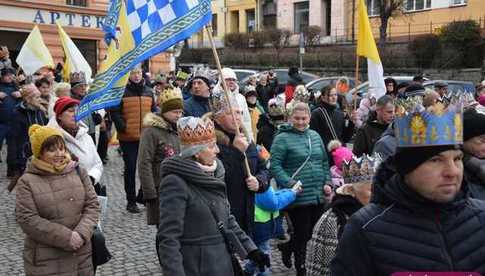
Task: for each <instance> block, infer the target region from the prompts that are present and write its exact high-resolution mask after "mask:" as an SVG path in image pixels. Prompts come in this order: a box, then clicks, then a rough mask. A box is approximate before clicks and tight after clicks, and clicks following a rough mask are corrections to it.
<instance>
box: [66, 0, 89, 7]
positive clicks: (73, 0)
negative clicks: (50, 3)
mask: <svg viewBox="0 0 485 276" xmlns="http://www.w3.org/2000/svg"><path fill="white" fill-rule="evenodd" d="M66 4H67V5H70V6H80V7H87V6H88V0H66Z"/></svg>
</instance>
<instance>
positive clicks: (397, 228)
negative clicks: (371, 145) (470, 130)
mask: <svg viewBox="0 0 485 276" xmlns="http://www.w3.org/2000/svg"><path fill="white" fill-rule="evenodd" d="M447 112H448V111H447ZM449 112H456V110H454V111H449ZM428 114H429V113H428ZM428 114H422V115H423V116H421V117H420V116H418V115H416V113H410V115H409V116H411V117H408V118H407V119H411V118H413V120H406V119H404V120H402V121H400V118H399V117H397V118H396V121H395V128H396V129H399V131H397V132H396V137H397V141H398V149H397V152H396V154H395V156H393V157H392V159H391V160H390V161H388V162H384V163H382V165H381V168H380V169H379V170H378V172H377V175H376V177H375V180H374V191H373V197H372V199H371V204H370V205H368V206H366V207H364V208H363V209H361V210H359V211H358V212H357V213H355V214H354V215H353V216H352V217H351V218H350V220H349V221H348V223H347V225H346V226H345V229H344V233H343V235H342V237H341V239H340V241H339V245H338V248H337V253H336V257H335V258H334V259H333V261H332V264H331V271H332V275H339V276H350V275H355V276H357V275H358V276H381V275H382V276H384V275H385V276H388V275H391V274H393V273H394V272H417V271H420V272H423V271H434V272H444V271H473V272H479V273H482V274H483V273H485V258H484V257H483V256H484V250H483V246H482V245H483V244H485V203H484V202H483V201H479V200H476V199H472V198H470V197H469V194H468V191H467V190H468V189H467V188H468V187H467V183H466V181H463V152H462V151H461V150H459V144H461V143H462V136H461V134H462V130H461V121H460V120H461V116H460V115H461V114H456V115H457V116H455V119H454V121H455V122H454V123H452V124H449V123H448V124H447V123H446V122H447V119H446V117H447V115H450V114H445V115H444V116H441V115H438V116H439V117H440V118H442V120H441V121H440V119H436V118H434V119H430V118H429V117H426V116H427V115H428ZM437 114H440V113H437ZM406 116H408V115H406ZM420 118H421V119H422V118H424V120H430V121H427V122H428V123H429V126H428V127H426V126H425V130H430V131H429V132H428V133H430V134H429V135H431V136H430V137H428V136H425V137H424V138H426V139H425V140H420V139H421V138H422V137H421V138H420V137H418V136H414V137H413V138H411V139H409V138H408V136H407V135H408V134H404V133H403V132H405V131H406V130H407V129H408V128H410V127H411V126H413V127H414V128H416V129H417V128H419V126H420V125H419V123H418V121H419V120H420ZM439 124H445V125H444V126H442V127H443V128H442V129H445V126H446V129H448V130H450V131H453V133H455V135H447V134H446V133H447V132H448V131H444V133H443V134H441V133H439V134H438V135H440V136H437V135H435V134H432V133H433V132H435V131H433V129H435V130H436V127H437V125H439ZM421 126H423V125H421ZM428 128H429V129H428ZM409 131H410V132H411V133H414V134H416V133H417V132H413V130H412V129H409ZM438 132H440V130H438ZM426 135H428V134H426ZM440 137H441V138H440ZM427 138H430V139H427Z"/></svg>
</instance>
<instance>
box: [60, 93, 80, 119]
mask: <svg viewBox="0 0 485 276" xmlns="http://www.w3.org/2000/svg"><path fill="white" fill-rule="evenodd" d="M79 103H80V102H79V101H78V100H76V99H73V98H71V97H60V98H59V99H58V100H57V101H56V103H55V104H54V112H55V113H56V117H57V116H59V115H61V114H62V112H64V111H66V109H68V108H69V107H72V106H75V105H79Z"/></svg>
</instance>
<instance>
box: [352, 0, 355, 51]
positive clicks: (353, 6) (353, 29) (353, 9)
mask: <svg viewBox="0 0 485 276" xmlns="http://www.w3.org/2000/svg"><path fill="white" fill-rule="evenodd" d="M354 42H355V0H352V43H354Z"/></svg>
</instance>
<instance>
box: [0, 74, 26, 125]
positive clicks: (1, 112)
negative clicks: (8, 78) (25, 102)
mask: <svg viewBox="0 0 485 276" xmlns="http://www.w3.org/2000/svg"><path fill="white" fill-rule="evenodd" d="M18 90H19V88H18V87H17V85H16V84H15V82H11V83H5V82H0V92H3V93H5V94H7V96H6V97H5V98H3V99H2V100H0V124H8V123H9V122H10V121H11V120H12V116H13V114H14V109H15V107H16V106H17V105H18V104H19V102H20V101H21V99H20V98H19V99H17V98H15V97H13V96H12V93H13V92H15V91H18Z"/></svg>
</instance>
